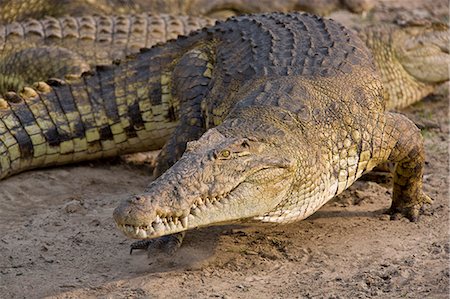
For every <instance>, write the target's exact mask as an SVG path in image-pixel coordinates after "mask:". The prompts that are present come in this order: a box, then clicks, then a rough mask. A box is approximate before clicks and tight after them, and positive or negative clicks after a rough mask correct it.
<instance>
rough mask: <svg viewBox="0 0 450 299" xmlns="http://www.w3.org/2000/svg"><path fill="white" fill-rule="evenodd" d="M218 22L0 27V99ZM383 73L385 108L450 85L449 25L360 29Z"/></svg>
mask: <svg viewBox="0 0 450 299" xmlns="http://www.w3.org/2000/svg"><path fill="white" fill-rule="evenodd" d="M213 23H214V19H210V18H198V17H190V16H178V15H164V14H163V15H151V14H136V15H117V16H82V17H77V18H75V17H62V18H59V19H55V18H45V19H42V20H28V21H25V22H22V23H12V24H7V25H4V26H1V25H0V93H4V92H5V91H7V90H19V89H20V88H22V87H23V86H25V85H27V84H31V83H32V82H35V81H39V80H46V79H47V78H50V77H57V78H61V77H64V75H66V74H72V75H77V74H81V73H82V72H84V71H87V70H89V69H90V68H91V67H92V66H95V65H100V64H110V63H111V61H113V60H116V59H120V58H122V57H124V56H125V55H127V54H131V53H136V52H138V50H139V49H140V48H143V47H151V46H153V45H154V44H156V43H158V42H165V41H167V40H168V39H172V38H176V37H177V36H178V35H183V34H187V33H189V32H191V31H193V30H196V29H199V28H201V27H204V26H210V25H212V24H213ZM358 33H359V36H360V37H361V38H362V39H363V40H364V41H365V42H366V45H367V46H368V47H369V49H370V50H371V51H372V54H373V55H374V57H375V63H376V65H377V67H378V69H379V70H381V74H382V81H383V85H384V88H385V92H386V98H387V107H388V109H395V108H402V107H405V106H407V105H410V104H412V103H414V102H416V101H418V100H420V99H421V98H423V97H425V96H426V95H428V94H430V93H431V92H433V91H434V90H435V88H436V87H437V86H439V84H441V83H442V82H446V81H448V80H449V70H448V67H447V65H448V64H449V63H450V55H449V48H448V45H449V35H450V34H449V30H448V26H447V25H446V24H444V23H439V22H430V21H422V22H421V23H417V22H409V23H406V24H403V25H397V24H388V23H379V24H375V25H370V26H366V27H364V28H362V29H359V30H358Z"/></svg>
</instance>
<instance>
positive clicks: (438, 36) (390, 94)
mask: <svg viewBox="0 0 450 299" xmlns="http://www.w3.org/2000/svg"><path fill="white" fill-rule="evenodd" d="M359 36H360V37H361V38H362V39H363V40H364V41H365V42H366V44H367V46H368V47H369V49H370V50H371V51H372V53H373V55H374V58H375V64H376V65H377V68H378V69H379V70H380V72H381V78H382V80H383V86H384V89H385V92H386V94H385V97H386V101H387V108H388V109H399V108H404V107H406V106H409V105H411V104H413V103H415V102H417V101H419V100H420V99H422V98H424V97H425V96H427V95H429V94H431V93H432V92H433V91H434V90H435V89H436V87H437V86H439V85H440V84H442V83H443V82H448V81H449V67H448V66H449V65H450V55H449V45H450V41H449V36H450V32H449V28H448V25H447V24H445V23H433V22H427V21H425V22H420V23H408V24H405V25H401V26H400V25H394V24H378V25H373V26H368V27H366V28H364V29H363V30H361V31H360V32H359Z"/></svg>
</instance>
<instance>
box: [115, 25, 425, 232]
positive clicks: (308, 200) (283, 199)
mask: <svg viewBox="0 0 450 299" xmlns="http://www.w3.org/2000/svg"><path fill="white" fill-rule="evenodd" d="M263 20H264V17H263V18H262V19H261V21H262V23H260V24H261V25H260V26H261V28H262V29H261V30H263V31H264V30H265V29H267V30H268V31H269V32H271V30H274V32H275V29H274V28H273V27H271V29H268V28H267V27H266V26H268V23H265V20H264V21H263ZM302 21H304V22H309V21H308V20H306V19H305V18H303V19H302ZM256 23H258V22H256ZM232 24H233V23H232V22H230V28H233V25H232ZM277 24H283V23H282V22H281V23H277ZM288 24H289V25H287V24H284V26H283V25H280V26H281V27H285V26H286V27H289V28H290V30H292V31H293V32H296V31H297V30H298V31H300V32H301V31H302V29H301V26H300V27H296V26H298V25H299V24H297V23H289V22H288ZM308 24H309V23H308ZM309 25H310V24H309ZM224 26H225V27H224V28H223V29H219V30H218V31H219V32H230V34H233V30H232V29H230V28H229V29H228V30H227V29H226V28H227V27H226V24H224ZM324 27H325V28H327V29H325V30H326V31H328V30H334V29H331V28H333V27H332V24H331V23H326V25H324ZM307 28H311V27H307ZM238 30H243V31H245V29H244V27H239V29H238ZM341 30H342V28H341ZM256 32H258V30H257V31H256ZM337 32H338V31H334V33H335V35H334V36H333V37H331V38H332V39H335V38H336V39H337V40H336V39H335V40H334V41H335V42H338V41H339V42H341V41H342V40H340V39H339V38H340V37H342V36H347V35H348V34H349V33H348V32H347V33H346V32H345V30H344V31H343V32H341V33H339V34H337ZM303 33H304V35H303V36H305V34H306V36H305V37H306V38H312V39H313V40H312V41H310V45H312V46H311V47H312V49H310V50H309V52H308V53H310V54H311V55H314V53H316V54H315V55H316V56H315V57H317V56H319V57H320V55H324V56H323V59H325V60H327V59H332V60H331V61H333V63H335V64H333V65H334V66H328V64H327V63H324V62H323V61H322V63H321V64H320V65H316V64H314V63H312V64H311V65H309V64H307V65H306V64H303V63H301V62H300V63H299V64H289V58H288V59H287V60H285V61H284V62H279V64H271V63H270V62H269V63H268V65H269V66H270V65H274V69H272V72H273V73H274V74H280V75H279V77H273V75H272V76H268V77H265V76H262V77H259V76H258V74H259V73H258V72H259V70H258V61H260V60H258V59H251V61H253V63H255V65H253V66H252V68H253V69H254V70H255V72H256V74H255V75H253V76H246V79H245V80H244V82H240V81H239V79H240V78H241V80H242V77H239V76H240V74H242V73H241V71H240V68H242V67H244V66H243V65H240V64H239V60H235V59H236V56H233V55H232V54H231V55H230V56H222V57H221V56H220V55H219V56H218V57H214V58H213V60H214V61H220V62H221V63H223V65H224V66H228V63H230V64H231V65H230V68H225V70H224V72H225V77H226V76H227V75H228V74H230V75H231V74H234V76H238V78H237V79H236V81H234V80H233V79H232V80H231V82H230V81H227V80H224V81H220V80H219V81H214V83H215V85H214V86H212V87H210V93H209V96H208V97H207V98H205V99H204V102H203V103H202V107H204V108H203V109H205V113H206V115H204V116H203V117H205V120H204V122H206V124H207V126H206V128H209V130H208V131H206V133H205V134H204V135H203V136H201V137H200V138H199V140H198V141H197V142H195V143H194V144H192V143H188V147H187V151H186V152H185V154H184V155H183V156H182V157H181V159H179V161H178V162H176V163H175V162H173V163H175V164H174V165H173V166H172V167H170V168H169V169H168V170H167V171H166V172H164V170H165V168H167V166H170V165H171V164H173V163H172V162H171V163H168V164H163V165H164V167H162V168H159V169H158V168H157V170H158V171H159V172H158V174H162V175H161V176H160V177H159V178H158V179H157V180H155V181H154V182H153V183H152V184H151V185H150V186H149V187H148V188H147V190H146V191H145V192H144V193H142V194H140V195H137V196H133V197H131V198H129V199H126V200H124V201H123V202H122V204H121V205H120V206H119V207H118V208H117V209H116V210H115V211H114V219H115V220H116V222H117V224H118V226H119V228H120V229H121V230H122V231H123V232H124V233H125V234H126V235H128V236H130V237H133V238H155V237H158V236H164V235H169V234H173V233H178V232H182V231H185V230H188V229H192V228H196V227H201V226H209V225H215V224H220V223H223V222H235V221H242V220H247V219H255V220H260V221H264V222H283V223H286V222H292V221H297V220H301V219H304V218H306V217H308V216H309V215H311V214H312V213H314V212H315V211H316V210H317V209H319V208H320V207H321V206H322V205H323V204H325V203H326V202H327V201H328V200H329V199H331V198H332V197H333V196H335V195H336V194H339V193H340V192H342V191H343V190H345V189H346V188H347V187H348V186H349V185H351V184H352V183H353V182H354V181H355V180H356V179H357V178H359V177H360V176H361V175H362V174H363V173H364V172H366V171H370V170H371V169H373V167H375V166H376V165H378V164H380V163H384V162H387V161H390V162H394V163H397V167H396V169H395V171H394V194H393V205H392V207H391V213H392V214H397V213H398V214H402V215H404V216H407V217H408V218H409V219H411V220H417V217H418V215H419V210H420V208H421V207H422V205H423V204H425V203H429V202H430V199H429V198H428V197H427V196H426V195H425V194H424V193H423V191H422V182H421V180H422V179H421V177H422V175H423V163H424V156H423V145H422V138H421V136H420V132H419V130H418V129H417V128H415V126H414V125H413V124H412V123H411V122H410V121H409V120H407V119H405V118H404V117H402V116H400V115H397V114H392V113H385V112H384V105H385V103H384V101H383V97H382V89H381V82H380V81H379V78H378V77H377V75H376V72H375V71H374V67H373V65H371V63H370V59H369V57H370V55H368V53H367V52H364V51H366V50H362V49H364V47H363V46H362V44H359V41H358V40H357V39H356V37H354V36H353V37H352V38H350V39H344V40H346V41H347V42H350V44H349V45H347V46H350V47H352V46H353V45H355V50H352V51H353V52H354V54H355V55H356V57H358V58H356V57H352V56H351V55H350V56H347V57H346V58H345V59H344V60H345V62H346V63H345V64H344V63H342V61H341V59H342V58H339V57H340V56H339V55H340V54H339V53H340V51H346V50H345V48H346V46H344V44H340V45H339V46H338V45H336V44H333V45H335V46H336V48H334V47H333V49H329V50H328V51H325V52H323V53H321V54H319V52H316V50H314V49H316V48H315V47H319V48H320V47H321V46H323V44H321V43H322V41H318V40H316V39H315V38H317V36H314V35H311V36H308V35H307V32H303ZM272 34H273V32H272ZM340 34H342V35H340ZM243 35H244V36H245V34H243ZM294 35H295V34H294ZM256 36H257V35H256ZM256 36H255V40H254V39H251V40H252V45H253V47H255V48H254V49H257V48H259V46H261V44H259V42H260V40H259V38H258V37H256ZM328 37H330V35H328ZM226 40H227V39H224V40H223V42H224V44H222V42H221V41H222V39H219V46H217V47H218V48H219V51H220V50H221V49H222V48H221V47H226V46H225V44H226V42H225V41H226ZM244 40H245V39H244ZM282 41H283V38H281V40H280V41H279V43H277V44H276V45H282V44H284V43H283V42H282ZM352 42H355V43H352ZM297 45H299V44H297ZM277 47H278V46H273V48H271V49H270V50H269V51H270V53H271V55H272V56H269V57H270V58H269V60H271V59H274V60H277V59H279V57H280V55H282V54H280V53H282V51H280V49H278V48H277ZM301 47H302V46H299V47H298V48H296V47H294V49H293V50H291V51H290V53H291V54H292V55H294V56H295V54H293V53H299V52H297V51H299V50H300V49H301ZM341 47H342V48H341ZM360 50H362V51H363V52H364V53H365V54H361V53H360V52H358V51H360ZM335 51H336V52H335ZM237 52H240V51H237ZM219 53H228V52H226V51H224V52H219ZM250 53H253V55H257V53H258V51H257V50H256V51H252V52H250ZM259 53H261V52H259ZM347 55H348V54H347ZM364 55H367V56H364ZM287 56H288V57H290V56H289V54H287ZM285 58H286V57H285ZM228 59H229V60H228ZM306 60H307V59H306ZM277 61H279V60H277ZM357 61H358V62H357ZM272 62H273V61H272ZM235 63H237V64H235ZM284 63H286V64H287V65H290V66H292V69H290V67H287V70H286V71H283V70H284V69H283V67H282V65H284ZM347 63H348V64H347ZM221 65H222V64H219V66H217V67H219V68H220V67H221ZM336 65H338V66H336ZM344 65H346V66H345V67H344ZM336 69H338V70H340V71H343V73H345V74H343V73H339V75H337V76H334V75H333V74H334V70H336ZM300 70H301V71H300ZM298 71H300V72H301V73H303V74H305V72H306V74H307V75H299V76H295V75H294V74H296V73H297V72H298ZM233 72H234V73H233ZM262 72H265V71H264V70H262ZM328 72H331V76H329V75H327V73H328ZM219 73H220V72H219ZM267 73H271V72H267ZM281 73H283V74H290V76H289V77H284V76H283V75H281ZM319 74H321V75H319ZM361 77H364V78H365V80H364V82H361V80H360V78H361ZM231 78H233V76H231ZM312 78H313V79H312ZM310 80H312V81H310ZM344 85H345V86H346V88H343V86H344ZM225 90H228V93H229V94H228V96H226V97H223V92H225ZM217 91H221V93H219V94H216V93H215V92H217ZM218 95H221V97H220V98H218ZM349 111H351V113H349ZM216 125H217V127H216V128H211V127H214V126H216ZM405 132H408V133H405ZM196 134H198V132H197V133H196ZM188 136H189V135H188ZM177 138H178V137H177ZM191 138H192V139H195V137H193V136H190V137H188V139H187V141H189V140H192V139H191ZM242 138H244V139H242ZM242 140H244V141H245V142H246V143H249V141H246V140H251V141H252V142H253V145H252V144H251V143H250V146H248V148H249V149H252V148H256V149H258V148H259V150H254V151H253V153H251V154H249V155H246V154H244V155H241V156H240V155H239V153H242V150H243V148H246V146H244V145H243V143H242ZM286 140H289V142H286ZM239 144H240V146H239ZM274 148H275V149H276V150H275V151H274ZM180 153H181V151H169V152H166V151H165V150H164V149H163V152H162V155H161V158H162V159H163V160H164V159H171V160H170V161H176V160H177V159H176V158H175V159H174V156H173V155H175V157H176V156H177V155H181V154H180ZM170 156H172V157H170ZM280 157H281V158H282V160H280ZM240 159H242V160H240ZM246 159H248V160H246ZM236 161H239V162H238V163H236ZM267 161H274V162H275V163H274V164H273V166H274V167H270V166H268V165H267ZM283 161H285V162H284V163H283ZM254 165H256V168H255V166H254ZM258 168H259V170H258Z"/></svg>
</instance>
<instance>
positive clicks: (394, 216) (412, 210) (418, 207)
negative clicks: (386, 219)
mask: <svg viewBox="0 0 450 299" xmlns="http://www.w3.org/2000/svg"><path fill="white" fill-rule="evenodd" d="M415 202H416V204H414V205H411V206H403V207H399V206H394V205H392V206H391V208H390V209H389V210H388V212H387V213H388V214H389V215H391V220H399V219H401V218H403V217H405V218H407V219H409V220H410V221H411V222H416V221H417V220H418V219H419V215H420V214H423V212H424V210H425V209H426V207H427V206H429V205H431V204H432V203H433V200H432V199H431V198H430V197H429V196H428V195H426V194H425V193H423V192H421V194H420V196H419V199H418V200H417V201H415Z"/></svg>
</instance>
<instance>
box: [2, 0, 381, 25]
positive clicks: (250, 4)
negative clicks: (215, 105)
mask: <svg viewBox="0 0 450 299" xmlns="http://www.w3.org/2000/svg"><path fill="white" fill-rule="evenodd" d="M375 2H376V1H375V0H319V1H306V0H278V1H269V0H259V1H255V0H152V1H147V0H94V1H93V0H2V1H0V23H10V22H13V21H24V20H26V19H27V18H35V19H40V18H43V17H45V16H53V17H61V16H64V15H70V16H82V15H86V14H93V13H97V14H125V13H128V14H129V13H142V12H151V13H167V14H185V15H191V16H209V17H213V18H226V17H229V16H233V15H239V14H245V13H257V12H269V11H282V12H287V11H295V10H302V11H307V12H311V13H315V14H319V15H325V14H329V13H330V12H332V11H335V10H337V9H341V8H344V9H349V10H351V11H353V12H357V13H361V12H367V11H369V10H370V9H371V8H372V7H373V6H374V5H375Z"/></svg>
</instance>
